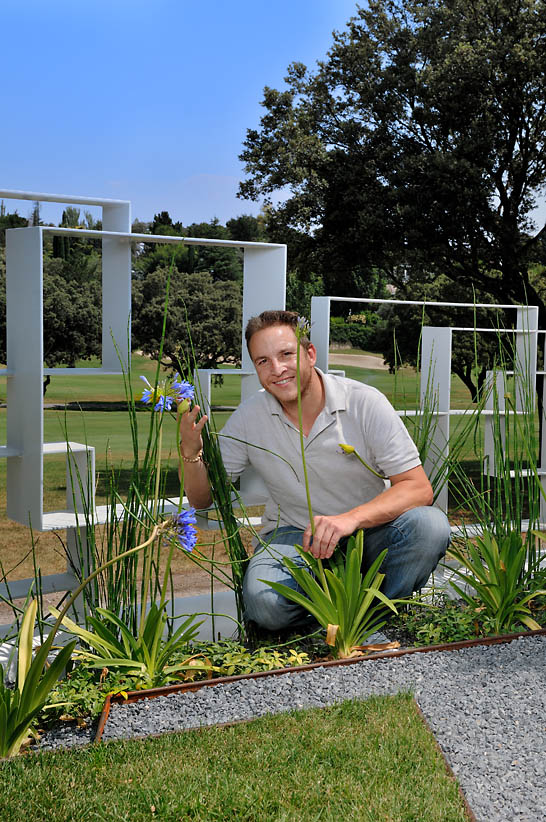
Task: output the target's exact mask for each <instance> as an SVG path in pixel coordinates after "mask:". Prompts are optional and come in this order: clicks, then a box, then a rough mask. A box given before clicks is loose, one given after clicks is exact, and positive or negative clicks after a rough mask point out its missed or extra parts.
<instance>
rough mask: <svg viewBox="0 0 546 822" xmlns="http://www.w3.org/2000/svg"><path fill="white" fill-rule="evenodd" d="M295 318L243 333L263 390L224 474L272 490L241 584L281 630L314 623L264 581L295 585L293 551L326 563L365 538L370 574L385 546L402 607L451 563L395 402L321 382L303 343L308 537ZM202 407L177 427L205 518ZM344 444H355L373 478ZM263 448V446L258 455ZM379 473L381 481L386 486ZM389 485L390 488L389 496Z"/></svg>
mask: <svg viewBox="0 0 546 822" xmlns="http://www.w3.org/2000/svg"><path fill="white" fill-rule="evenodd" d="M297 320H298V317H297V314H294V313H292V312H288V311H264V312H263V313H262V314H260V315H259V316H258V317H253V318H252V319H251V320H250V321H249V323H248V325H247V328H246V332H245V336H246V342H247V346H248V350H249V353H250V356H251V358H252V361H253V363H254V366H255V368H256V373H257V375H258V378H259V380H260V383H261V385H262V388H263V390H262V391H259V392H258V393H257V394H255V395H254V396H253V397H251V398H250V399H248V400H247V401H246V402H244V403H242V404H241V405H240V406H239V408H238V409H237V410H236V411H235V412H234V413H233V414H232V416H231V418H230V419H229V420H228V422H227V423H226V425H225V426H224V429H223V431H222V433H223V434H228V435H229V436H230V437H233V439H231V438H226V437H222V438H221V449H222V456H223V459H224V464H225V467H226V470H227V473H228V474H229V475H230V476H231V477H233V478H234V477H237V476H239V475H240V474H241V473H242V471H243V470H244V469H245V468H246V467H247V466H248V465H252V466H254V468H255V469H256V470H257V471H258V473H259V474H260V476H261V477H262V479H263V480H264V482H265V484H266V486H267V489H268V493H269V499H268V501H267V504H266V508H265V513H264V517H263V528H262V533H261V534H260V537H261V540H262V544H261V545H259V546H258V547H257V549H256V551H255V553H254V555H253V557H252V558H251V560H250V563H249V566H248V569H247V572H246V575H245V580H244V588H243V594H244V601H245V616H246V617H247V618H248V619H252V620H253V621H254V622H256V623H257V624H258V625H259V626H261V627H263V628H266V629H269V630H278V629H281V628H287V627H289V626H293V625H294V626H295V625H297V624H298V623H299V622H301V621H303V619H304V617H305V616H306V614H305V612H304V611H303V609H302V608H301V607H300V606H298V605H296V604H295V603H292V602H289V601H288V600H287V599H286V598H285V597H282V596H280V595H279V594H277V593H276V592H275V591H273V589H272V588H270V587H269V586H268V585H267V583H266V582H264V581H263V580H270V581H272V582H273V581H276V582H283V583H284V584H286V585H290V586H291V587H293V588H295V587H296V583H295V581H294V579H293V578H292V576H291V575H290V574H289V572H288V571H287V570H286V568H285V567H284V565H283V563H282V557H283V556H289V557H291V558H292V559H294V561H296V562H300V563H301V558H300V556H299V554H298V553H297V551H296V550H295V549H294V544H295V543H296V544H299V545H302V546H303V548H304V550H306V551H310V552H311V553H312V554H313V555H314V556H315V557H318V558H321V559H328V558H329V557H331V556H332V554H333V552H334V550H335V548H336V546H337V545H338V543H340V541H341V543H342V544H343V541H344V540H345V539H346V538H347V537H349V536H350V535H351V534H353V533H355V531H357V530H359V529H360V528H363V529H364V563H365V568H367V567H369V566H370V565H371V563H372V562H373V561H374V560H375V558H376V557H377V556H378V555H379V554H380V553H381V551H382V550H383V549H384V548H387V549H388V553H387V556H386V558H385V561H384V563H383V566H382V571H383V572H384V573H385V575H386V576H385V580H384V584H383V590H384V592H385V594H386V595H387V596H388V597H391V598H395V597H405V596H409V595H411V593H412V592H413V591H416V590H418V589H420V588H421V587H423V585H425V583H426V581H427V580H428V577H429V576H430V573H431V572H432V571H433V570H434V568H435V567H436V565H437V563H438V561H439V560H440V559H441V557H443V556H444V554H445V551H446V548H447V546H448V543H449V536H450V528H449V523H448V521H447V518H446V516H445V515H444V514H443V513H442V512H441V511H440V510H439V509H438V508H433V507H431V505H432V488H431V486H430V483H429V481H428V478H427V476H426V474H425V472H424V470H423V467H422V465H421V462H420V459H419V455H418V453H417V448H416V447H415V444H414V443H413V441H412V439H411V437H410V436H409V434H408V432H407V430H406V428H405V426H404V424H403V422H402V421H401V420H400V418H399V417H398V415H397V414H396V412H395V411H394V409H393V407H392V406H391V405H390V403H389V402H388V400H387V399H386V397H384V396H383V394H381V393H380V392H379V391H377V390H376V389H375V388H371V387H370V386H367V385H364V384H362V383H358V382H356V381H354V380H349V379H345V378H342V377H336V376H333V375H331V374H323V373H322V372H321V371H320V370H319V369H318V368H316V367H315V362H316V349H315V347H314V346H313V344H312V343H311V342H310V341H309V340H308V339H307V338H302V339H301V342H300V345H301V350H300V379H301V404H302V423H303V424H302V428H303V434H304V438H305V446H304V447H305V454H306V463H307V471H308V478H309V486H310V493H311V501H312V507H313V514H314V523H315V533H314V535H313V536H312V535H311V526H310V523H309V513H308V507H307V500H306V493H305V485H304V478H303V469H302V462H301V452H300V440H299V424H298V401H297V384H296V357H297V345H298V342H297V339H296V333H295V329H296V328H297ZM198 414H199V407H198V406H195V407H194V408H193V409H191V410H190V411H188V412H187V413H185V414H183V415H182V416H181V419H180V434H181V452H182V459H183V461H184V481H185V487H186V493H187V496H188V499H189V500H190V502H191V504H192V505H194V506H195V507H196V508H205V507H207V506H208V505H210V503H211V496H210V489H209V484H208V478H207V472H206V467H205V465H204V463H203V462H202V460H201V458H200V455H201V450H202V439H201V431H202V428H203V426H204V425H205V423H206V420H207V418H206V416H203V417H201V419H200V420H198ZM340 443H343V444H348V445H350V446H353V447H354V448H355V449H356V451H357V452H358V453H359V454H360V455H361V457H362V458H363V459H364V460H365V462H366V463H367V464H368V465H369V466H370V467H371V468H373V471H369V470H368V469H366V468H364V467H363V466H362V464H361V463H360V462H359V460H358V459H357V458H356V457H355V456H354V455H351V454H346V453H344V451H343V450H342V449H341V448H340ZM255 446H258V447H255ZM379 475H381V476H379ZM382 477H385V478H388V480H389V481H390V486H389V487H386V486H387V484H388V483H386V482H385V480H384V479H382Z"/></svg>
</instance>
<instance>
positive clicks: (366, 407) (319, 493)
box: [220, 368, 421, 533]
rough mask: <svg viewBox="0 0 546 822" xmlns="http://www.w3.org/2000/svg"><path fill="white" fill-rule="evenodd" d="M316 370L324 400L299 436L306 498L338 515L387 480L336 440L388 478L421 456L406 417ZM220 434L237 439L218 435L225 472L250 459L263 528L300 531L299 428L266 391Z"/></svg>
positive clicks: (304, 516) (368, 392)
mask: <svg viewBox="0 0 546 822" xmlns="http://www.w3.org/2000/svg"><path fill="white" fill-rule="evenodd" d="M316 371H317V373H318V374H319V376H320V378H321V380H322V382H323V385H324V391H325V403H324V408H323V409H322V411H321V412H320V414H319V415H318V417H317V419H316V420H315V422H314V424H313V427H312V429H311V431H310V432H309V435H308V436H307V437H305V438H304V447H305V459H306V463H307V474H308V478H309V488H310V493H311V503H312V507H313V512H314V513H315V514H325V515H328V514H330V515H331V514H341V513H343V512H345V511H349V510H350V509H351V508H355V507H356V506H357V505H362V504H363V503H365V502H369V501H370V500H371V499H373V498H374V497H376V496H377V495H378V494H380V493H382V492H383V491H384V490H385V487H386V483H385V482H384V481H383V480H381V479H379V477H376V476H375V475H374V474H372V473H371V472H370V471H368V470H367V469H366V468H364V466H363V465H362V464H361V463H360V462H359V460H358V459H357V458H356V457H355V456H354V454H352V455H350V454H345V453H344V452H343V451H342V450H341V448H340V447H339V443H344V444H347V445H352V446H354V448H355V449H356V450H357V451H358V453H359V454H360V456H361V457H362V458H363V459H364V460H365V461H366V462H367V463H368V465H371V466H372V468H374V469H375V470H376V471H377V472H378V473H380V474H383V475H384V476H386V477H391V476H393V475H395V474H401V473H402V472H403V471H409V470H410V469H411V468H415V467H416V466H417V465H420V464H421V460H420V459H419V454H418V452H417V448H416V446H415V444H414V442H413V440H412V439H411V437H410V435H409V434H408V432H407V430H406V427H405V425H404V423H403V422H402V420H401V419H400V417H399V416H398V414H397V413H396V412H395V410H394V408H393V407H392V405H391V404H390V402H389V401H388V400H387V398H386V397H385V396H384V395H383V394H382V393H381V392H380V391H377V389H375V388H372V387H371V386H369V385H365V384H364V383H360V382H356V380H350V379H347V378H345V377H338V376H334V375H333V374H323V373H322V371H320V369H318V368H317V369H316ZM221 433H222V434H228V435H229V436H231V437H236V438H237V440H242V442H238V441H237V440H235V439H228V438H227V437H220V445H221V450H222V457H223V460H224V465H225V467H226V471H227V473H228V475H230V476H231V478H232V479H235V478H236V477H238V476H239V475H240V474H241V473H242V472H243V471H244V469H245V468H246V467H247V466H248V465H249V464H250V465H252V466H253V467H254V468H255V469H256V470H257V472H258V473H259V474H260V476H261V477H262V479H263V481H264V483H265V485H266V487H267V490H268V493H269V499H268V501H267V503H266V507H265V513H264V517H263V524H264V526H263V531H262V533H267V531H271V530H272V529H273V528H275V527H276V526H277V525H280V526H281V525H292V526H296V527H297V528H301V529H305V528H306V527H307V525H308V523H309V514H308V510H307V498H306V495H305V485H304V477H303V467H302V461H301V452H300V439H299V431H298V427H297V426H296V425H294V423H293V422H291V421H290V420H289V419H288V418H287V417H286V416H285V414H284V411H283V409H282V406H281V404H280V403H279V402H278V401H277V400H276V399H275V397H273V396H272V395H271V394H269V393H267V391H265V390H264V389H262V390H261V391H259V392H258V393H257V394H254V395H253V396H252V397H250V398H249V399H248V400H246V401H245V402H243V403H242V404H241V405H240V406H239V407H238V408H237V409H236V411H234V413H233V414H232V416H231V417H230V419H229V420H228V421H227V423H226V425H225V426H224V428H223V429H222V432H221ZM253 446H259V447H258V448H256V447H253ZM261 449H268V451H264V450H261ZM269 452H272V453H269ZM287 463H289V464H287Z"/></svg>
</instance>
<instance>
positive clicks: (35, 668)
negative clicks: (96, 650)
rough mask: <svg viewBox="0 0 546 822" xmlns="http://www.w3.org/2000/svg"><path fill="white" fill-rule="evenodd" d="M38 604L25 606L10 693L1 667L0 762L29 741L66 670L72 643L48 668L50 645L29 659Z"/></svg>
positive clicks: (32, 603)
mask: <svg viewBox="0 0 546 822" xmlns="http://www.w3.org/2000/svg"><path fill="white" fill-rule="evenodd" d="M37 607H38V603H37V601H36V600H35V599H34V600H32V602H31V603H30V605H29V606H28V608H27V610H26V612H25V615H24V617H23V621H22V624H21V630H20V632H19V638H18V643H17V651H18V665H17V685H16V688H15V690H11V689H10V688H8V687H7V685H6V684H5V682H4V671H3V669H2V666H1V665H0V758H1V757H10V756H15V755H16V754H18V753H19V751H20V749H21V746H22V745H23V743H24V742H25V740H26V739H27V738H28V737H29V734H30V728H31V726H32V724H33V722H34V720H35V718H36V717H37V716H38V714H39V713H40V711H41V710H42V708H43V706H44V705H45V703H46V701H47V699H48V695H49V692H50V691H51V689H52V688H53V686H54V684H55V682H56V681H57V679H58V678H59V676H60V674H61V673H62V671H63V670H64V668H65V667H66V664H67V662H68V660H69V659H70V657H71V655H72V651H73V650H74V646H75V645H76V643H75V642H71V643H69V644H68V645H66V646H65V647H64V648H62V649H61V650H60V651H59V653H58V654H57V655H56V657H55V659H54V660H53V661H52V662H51V663H50V664H49V665H48V664H47V657H48V654H49V652H50V650H51V642H46V643H44V644H43V645H42V646H41V648H40V649H39V650H38V651H37V653H36V655H35V657H34V659H33V658H32V644H33V636H34V622H35V619H36V611H37Z"/></svg>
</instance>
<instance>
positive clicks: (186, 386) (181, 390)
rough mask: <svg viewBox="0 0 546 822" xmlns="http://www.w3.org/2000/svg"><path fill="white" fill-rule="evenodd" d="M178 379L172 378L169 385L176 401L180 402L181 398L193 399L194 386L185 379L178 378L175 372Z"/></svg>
mask: <svg viewBox="0 0 546 822" xmlns="http://www.w3.org/2000/svg"><path fill="white" fill-rule="evenodd" d="M177 378H178V379H174V380H173V383H172V385H171V388H172V390H173V391H174V393H175V395H176V401H177V402H182V400H193V398H194V396H195V388H194V387H193V385H192V384H191V383H189V382H186V380H183V379H181V378H180V376H179V375H178V374H177Z"/></svg>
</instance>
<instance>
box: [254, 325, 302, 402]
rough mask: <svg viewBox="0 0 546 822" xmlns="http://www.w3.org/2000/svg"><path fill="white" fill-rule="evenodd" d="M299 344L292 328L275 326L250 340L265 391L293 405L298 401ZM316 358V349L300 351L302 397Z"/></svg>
mask: <svg viewBox="0 0 546 822" xmlns="http://www.w3.org/2000/svg"><path fill="white" fill-rule="evenodd" d="M297 346H298V342H297V340H296V335H295V334H294V331H293V329H292V327H291V326H289V325H272V326H270V327H269V328H264V329H262V330H261V331H257V332H256V333H255V334H253V335H252V337H251V339H250V346H249V350H250V356H251V357H252V362H253V363H254V366H255V368H256V373H257V374H258V379H259V380H260V382H261V384H262V386H263V388H265V390H266V391H268V392H269V393H270V394H272V395H273V396H274V397H275V398H276V399H277V400H278V401H279V402H280V403H281V405H284V404H286V403H292V402H294V401H296V400H297V398H298V389H297V382H296V355H297ZM316 359H317V354H316V350H315V347H314V345H312V344H310V345H309V348H308V350H307V351H306V350H305V349H304V348H303V347H302V348H301V351H300V378H301V393H302V396H304V394H305V393H306V391H307V389H308V387H309V385H310V384H311V379H312V375H313V366H314V364H315V362H316Z"/></svg>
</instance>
